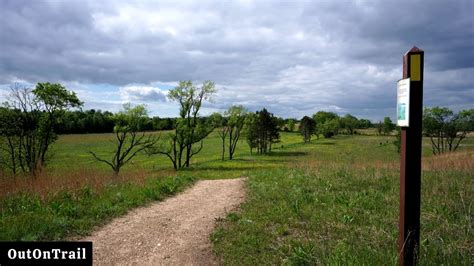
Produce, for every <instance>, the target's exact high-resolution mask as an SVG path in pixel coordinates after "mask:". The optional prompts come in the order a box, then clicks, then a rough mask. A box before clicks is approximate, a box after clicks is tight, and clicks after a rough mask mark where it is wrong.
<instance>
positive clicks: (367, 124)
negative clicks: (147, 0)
mask: <svg viewBox="0 0 474 266" xmlns="http://www.w3.org/2000/svg"><path fill="white" fill-rule="evenodd" d="M373 126H374V125H373V124H372V122H370V120H369V119H363V118H361V119H359V128H371V127H373Z"/></svg>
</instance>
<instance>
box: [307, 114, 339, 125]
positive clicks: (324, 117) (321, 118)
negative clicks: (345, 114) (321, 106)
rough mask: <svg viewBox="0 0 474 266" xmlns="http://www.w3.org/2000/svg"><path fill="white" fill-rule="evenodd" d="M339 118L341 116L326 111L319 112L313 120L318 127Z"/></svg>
mask: <svg viewBox="0 0 474 266" xmlns="http://www.w3.org/2000/svg"><path fill="white" fill-rule="evenodd" d="M337 118H339V116H338V115H337V114H336V113H333V112H326V111H319V112H317V113H315V114H314V115H313V119H314V121H315V122H316V124H317V125H320V124H321V125H322V124H324V123H326V122H329V121H331V120H334V119H337Z"/></svg>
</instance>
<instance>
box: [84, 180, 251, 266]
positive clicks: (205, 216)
mask: <svg viewBox="0 0 474 266" xmlns="http://www.w3.org/2000/svg"><path fill="white" fill-rule="evenodd" d="M244 180H245V179H244V178H239V179H225V180H203V181H198V182H197V183H196V184H195V185H194V186H193V187H191V188H189V189H187V190H186V191H184V192H183V193H180V194H178V195H176V196H174V197H171V198H169V199H166V200H164V201H162V202H158V203H154V204H152V205H150V206H147V207H143V208H138V209H135V210H133V211H131V212H129V213H128V214H126V215H125V216H122V217H120V218H117V219H114V220H113V221H112V222H111V223H109V224H107V225H105V226H104V227H102V228H101V229H99V230H98V231H96V232H95V233H93V234H92V235H91V236H89V237H87V238H85V239H83V240H85V241H93V242H94V243H93V246H94V265H117V264H119V265H213V264H216V260H215V258H214V257H213V255H212V252H211V242H210V239H209V235H210V234H211V232H212V230H213V228H214V225H215V219H216V218H218V217H224V216H225V214H226V213H227V212H229V211H230V210H232V209H234V208H236V207H237V206H238V205H239V204H240V203H242V201H243V200H244V196H245V191H244V182H245V181H244Z"/></svg>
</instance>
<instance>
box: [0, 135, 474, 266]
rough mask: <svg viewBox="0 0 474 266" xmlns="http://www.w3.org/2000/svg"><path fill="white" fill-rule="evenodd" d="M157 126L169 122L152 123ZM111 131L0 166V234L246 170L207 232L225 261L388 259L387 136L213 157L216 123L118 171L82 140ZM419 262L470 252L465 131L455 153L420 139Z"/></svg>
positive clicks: (473, 169) (392, 227)
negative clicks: (232, 203) (43, 162)
mask: <svg viewBox="0 0 474 266" xmlns="http://www.w3.org/2000/svg"><path fill="white" fill-rule="evenodd" d="M155 134H166V133H155ZM112 137H113V136H112V135H111V134H90V135H65V136H61V137H60V138H59V140H58V142H57V143H55V144H54V157H53V158H52V160H51V162H50V164H49V165H48V167H47V169H46V170H45V171H44V173H43V174H42V176H40V177H38V178H36V179H31V178H15V179H12V178H11V177H7V176H4V177H1V178H0V185H1V191H0V192H1V193H2V199H1V203H0V207H1V214H0V240H10V239H21V240H39V239H64V238H69V237H74V236H75V235H82V234H86V233H88V232H90V230H91V229H92V228H93V226H95V225H98V224H102V223H104V222H106V221H108V220H109V219H110V218H112V217H115V216H118V215H120V214H123V213H125V212H126V211H127V210H128V209H130V208H133V207H136V206H139V205H143V204H146V203H147V202H150V201H152V200H156V199H162V198H163V197H166V196H168V195H171V194H173V193H175V192H177V191H180V190H182V189H183V188H185V187H186V186H187V185H189V184H191V183H192V182H193V181H194V180H197V179H220V178H234V177H240V176H247V177H249V178H248V198H247V200H246V202H245V203H244V204H243V205H242V206H241V208H240V210H239V211H237V212H235V213H231V214H229V215H228V216H227V218H225V219H222V220H220V221H219V222H218V227H217V229H216V230H215V232H214V234H213V235H212V236H211V240H212V241H213V245H214V250H215V252H216V254H217V255H218V257H219V258H220V259H221V260H222V261H223V262H224V263H225V264H239V265H240V264H281V263H288V264H299V265H301V264H320V263H322V264H395V263H396V260H397V252H396V249H397V248H396V242H397V232H398V226H397V224H398V198H399V194H398V193H399V181H398V178H399V177H398V173H399V169H398V167H399V164H398V162H399V155H398V154H397V152H396V148H395V146H394V145H392V141H393V140H394V137H393V136H387V137H384V136H337V137H335V138H333V139H319V140H316V139H315V140H313V141H312V142H311V143H308V144H303V143H302V139H301V136H299V135H298V134H296V133H282V141H281V143H278V144H275V149H274V151H273V152H272V153H270V154H268V155H253V156H250V151H249V149H248V146H247V145H246V143H245V141H244V140H242V141H241V142H240V143H239V146H238V148H237V151H236V156H235V160H233V161H224V162H222V161H221V160H220V147H221V146H220V140H219V138H218V137H217V134H216V133H213V134H211V136H209V137H208V138H207V139H206V140H205V143H204V149H203V151H202V152H201V153H200V154H198V155H196V156H195V157H193V160H192V167H191V168H190V169H186V170H184V171H179V172H174V171H173V170H172V167H171V163H170V161H169V160H168V159H167V158H165V157H164V156H152V157H149V156H146V155H139V156H138V157H137V158H135V159H134V160H133V164H130V165H127V166H125V167H124V169H123V171H122V172H121V179H120V181H118V182H117V181H114V180H112V171H111V169H109V168H107V167H108V166H107V165H105V164H100V163H99V162H97V161H94V160H93V159H92V156H91V155H90V154H88V151H95V152H97V153H98V154H100V155H102V156H111V153H109V152H108V151H112V149H113V144H112V143H111V142H110V140H111V139H112ZM423 145H424V146H423V148H424V149H423V156H424V158H423V170H424V171H423V177H422V214H421V215H422V217H421V224H422V225H421V226H422V229H421V230H422V231H421V240H422V246H421V249H420V253H421V254H420V256H421V263H422V264H425V265H431V264H454V265H457V264H471V263H472V255H473V254H474V249H473V230H472V213H471V207H472V206H471V205H472V203H471V202H474V201H473V199H474V174H473V173H474V138H472V137H470V138H468V139H467V140H466V141H465V142H464V145H463V146H462V147H461V148H460V150H459V151H458V152H456V153H453V154H448V155H442V156H437V157H434V156H431V149H430V146H429V141H428V140H424V144H423Z"/></svg>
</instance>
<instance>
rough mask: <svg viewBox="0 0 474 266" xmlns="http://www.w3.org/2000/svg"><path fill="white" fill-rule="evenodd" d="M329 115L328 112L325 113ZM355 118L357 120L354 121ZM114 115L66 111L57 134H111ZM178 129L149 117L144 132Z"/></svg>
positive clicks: (288, 127)
mask: <svg viewBox="0 0 474 266" xmlns="http://www.w3.org/2000/svg"><path fill="white" fill-rule="evenodd" d="M324 113H326V114H327V113H328V112H324ZM331 115H332V116H331ZM329 116H331V119H329V120H332V119H338V120H339V119H340V121H341V122H340V123H339V122H338V125H339V126H338V128H341V127H342V128H346V127H348V125H349V124H350V123H344V122H345V121H349V120H350V121H351V122H353V123H352V124H351V125H352V126H351V127H349V128H352V127H354V128H370V127H374V126H375V125H374V124H372V123H371V121H370V120H368V119H359V120H357V119H356V118H355V117H353V116H351V115H347V116H346V117H340V118H339V117H338V116H337V115H336V114H335V113H330V115H329ZM354 118H355V119H354ZM199 119H201V120H203V122H204V121H206V120H208V119H209V117H200V118H199ZM275 122H276V124H277V126H278V129H279V130H281V131H286V132H289V131H295V130H297V128H296V127H297V126H298V123H299V122H300V120H298V119H293V118H288V119H284V118H281V117H275ZM114 125H115V121H114V113H112V112H110V111H102V110H95V109H90V110H75V111H66V112H65V113H64V116H62V117H61V121H59V123H58V124H57V125H56V132H57V133H58V134H85V133H111V132H113V130H114ZM175 128H176V118H175V117H165V118H162V117H158V116H154V117H148V118H147V119H146V122H145V123H144V125H143V128H142V129H143V130H144V131H157V130H172V129H175Z"/></svg>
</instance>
